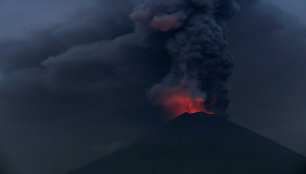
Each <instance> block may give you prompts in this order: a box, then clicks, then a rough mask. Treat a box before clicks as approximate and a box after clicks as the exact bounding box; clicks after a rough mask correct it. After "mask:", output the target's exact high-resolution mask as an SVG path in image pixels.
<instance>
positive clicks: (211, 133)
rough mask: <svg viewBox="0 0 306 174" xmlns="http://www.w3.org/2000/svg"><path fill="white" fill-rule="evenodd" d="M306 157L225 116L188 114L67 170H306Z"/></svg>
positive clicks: (85, 173) (89, 173) (214, 173)
mask: <svg viewBox="0 0 306 174" xmlns="http://www.w3.org/2000/svg"><path fill="white" fill-rule="evenodd" d="M305 169H306V158H305V157H304V156H302V155H300V154H298V153H296V152H294V151H292V150H290V149H288V148H286V147H284V146H282V145H280V144H277V143H275V142H273V141H271V140H269V139H267V138H265V137H263V136H260V135H258V134H256V133H253V132H252V131H250V130H247V129H245V128H242V127H240V126H238V125H236V124H234V123H232V122H230V121H229V120H227V119H224V118H223V117H218V116H215V115H208V114H205V113H195V114H187V113H185V114H183V115H181V116H179V117H177V118H176V119H174V120H172V121H170V122H168V123H167V124H166V125H165V126H163V127H162V128H160V129H158V130H157V131H155V132H153V133H152V134H150V135H149V136H147V137H144V138H141V139H139V140H138V141H136V142H135V143H133V144H131V145H130V146H129V147H126V148H124V149H121V150H119V151H117V152H115V153H113V154H110V155H108V156H105V157H103V158H101V159H99V160H97V161H95V162H92V163H90V164H88V165H86V166H84V167H82V168H79V169H76V170H74V171H71V172H68V173H67V174H206V173H207V174H306V170H305Z"/></svg>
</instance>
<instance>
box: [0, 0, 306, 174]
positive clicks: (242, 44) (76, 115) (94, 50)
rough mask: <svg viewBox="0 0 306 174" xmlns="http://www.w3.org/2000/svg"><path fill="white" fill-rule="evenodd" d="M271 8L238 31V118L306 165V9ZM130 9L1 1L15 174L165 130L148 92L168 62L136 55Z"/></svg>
mask: <svg viewBox="0 0 306 174" xmlns="http://www.w3.org/2000/svg"><path fill="white" fill-rule="evenodd" d="M269 1H271V2H272V3H273V5H272V4H269V3H267V1H264V3H263V2H262V3H254V4H251V5H248V6H246V7H243V8H242V11H241V14H240V15H239V16H237V18H236V19H234V20H233V21H232V22H230V24H229V32H230V33H229V35H230V42H231V45H230V51H231V53H232V54H233V56H234V57H235V58H234V59H235V70H234V73H233V76H232V77H231V78H230V81H229V85H228V86H229V90H230V91H229V92H230V98H231V107H230V110H229V113H230V115H231V120H232V121H234V122H236V123H238V124H239V125H242V126H244V127H246V128H249V129H251V130H253V131H255V132H258V133H260V134H262V135H264V136H266V137H269V138H272V139H273V140H275V141H277V142H279V143H281V144H283V145H285V146H287V147H289V148H291V149H294V150H295V151H297V152H300V153H303V154H305V155H306V129H305V125H306V117H305V115H306V110H305V105H306V97H305V96H306V92H305V88H306V80H305V74H306V68H305V64H306V60H305V58H306V51H305V43H306V40H305V38H306V25H305V24H306V22H305V21H306V12H305V10H304V9H305V7H306V1H305V0H290V1H288V0H269ZM129 10H130V4H128V3H122V2H121V1H120V2H118V1H116V2H115V1H111V0H95V1H84V0H0V26H1V27H0V96H1V97H0V137H1V138H0V141H1V144H0V146H1V149H0V150H2V151H0V154H3V156H5V157H6V158H5V161H8V162H10V164H11V166H12V168H13V169H15V171H16V174H42V173H43V174H53V173H54V174H55V173H59V172H63V171H66V170H69V169H72V168H75V167H79V166H80V165H82V164H85V163H87V162H89V161H91V160H94V159H97V158H98V157H101V156H103V155H105V154H107V153H109V152H112V151H114V150H116V149H118V148H120V147H122V146H124V145H126V144H128V143H129V142H130V141H132V140H134V139H135V138H137V137H139V136H141V135H142V134H143V133H145V132H147V131H150V130H152V129H154V128H156V127H157V126H159V125H161V124H163V121H162V120H163V116H162V115H161V114H160V112H159V108H156V107H155V106H152V104H151V102H150V101H149V100H148V98H147V96H146V91H147V89H148V88H150V87H151V86H152V84H154V83H156V82H159V81H160V79H161V78H162V77H163V76H164V75H165V73H166V72H167V70H168V65H169V62H168V61H166V58H165V53H164V52H163V51H159V49H158V48H156V49H150V48H148V47H147V46H139V43H138V42H137V41H138V40H139V39H140V38H137V37H135V36H134V35H133V34H132V33H133V25H132V23H131V21H130V20H129V17H128V15H129V12H130V11H129ZM127 57H128V58H127ZM143 57H149V58H152V59H143ZM0 160H1V158H0Z"/></svg>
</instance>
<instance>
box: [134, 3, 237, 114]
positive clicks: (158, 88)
mask: <svg viewBox="0 0 306 174" xmlns="http://www.w3.org/2000/svg"><path fill="white" fill-rule="evenodd" d="M238 10H239V5H238V3H237V2H236V1H235V0H145V1H143V2H142V3H141V4H138V6H137V7H136V8H135V9H134V11H133V13H132V14H131V18H132V20H133V21H134V23H135V26H136V32H142V34H144V35H146V36H150V35H155V34H156V33H162V34H163V35H164V37H166V43H165V45H166V49H167V51H168V52H169V54H170V55H171V57H172V65H171V70H170V72H169V73H168V74H167V75H166V76H165V77H164V78H163V80H162V81H161V82H160V83H158V84H156V85H155V86H153V87H152V89H151V90H150V95H151V96H152V98H153V99H154V100H155V101H156V102H157V103H158V104H160V105H163V106H165V107H166V109H167V110H168V111H169V112H170V114H172V115H174V116H175V115H176V116H177V115H178V114H181V113H183V112H199V111H201V112H206V113H209V114H212V113H220V114H223V113H225V111H226V109H227V107H228V103H229V101H228V96H227V89H226V87H225V83H226V81H227V79H228V77H229V76H230V75H231V71H232V67H233V63H232V59H231V56H230V55H229V54H228V52H227V50H226V48H227V44H228V43H227V38H226V34H225V32H224V30H225V22H226V21H227V20H229V19H231V18H232V17H234V16H235V15H236V13H237V12H238Z"/></svg>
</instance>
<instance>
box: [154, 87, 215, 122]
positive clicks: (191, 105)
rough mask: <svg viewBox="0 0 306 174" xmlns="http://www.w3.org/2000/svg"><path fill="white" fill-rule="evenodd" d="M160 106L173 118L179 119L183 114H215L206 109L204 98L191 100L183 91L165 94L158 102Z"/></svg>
mask: <svg viewBox="0 0 306 174" xmlns="http://www.w3.org/2000/svg"><path fill="white" fill-rule="evenodd" d="M158 103H159V104H161V105H162V106H164V107H165V109H166V111H167V112H168V113H169V114H170V115H171V117H172V118H174V117H177V116H179V115H181V114H183V113H186V112H187V113H190V114H191V113H196V112H205V113H207V114H214V113H213V112H212V111H208V110H207V109H206V108H205V105H204V103H205V99H204V98H195V99H193V98H191V97H190V96H189V95H188V94H187V93H186V92H184V91H182V90H172V91H170V92H169V91H167V92H164V93H163V94H162V95H161V97H160V98H159V101H158Z"/></svg>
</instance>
